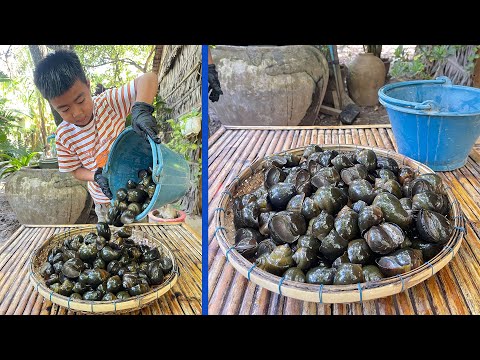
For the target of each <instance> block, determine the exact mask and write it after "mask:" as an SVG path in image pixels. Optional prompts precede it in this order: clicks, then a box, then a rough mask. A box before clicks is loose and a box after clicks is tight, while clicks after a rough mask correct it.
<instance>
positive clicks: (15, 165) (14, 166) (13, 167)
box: [0, 151, 40, 179]
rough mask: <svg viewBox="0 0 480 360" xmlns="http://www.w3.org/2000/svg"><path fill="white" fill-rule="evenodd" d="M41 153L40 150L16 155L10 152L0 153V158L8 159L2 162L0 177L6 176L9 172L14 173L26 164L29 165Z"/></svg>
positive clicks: (0, 163)
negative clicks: (9, 153)
mask: <svg viewBox="0 0 480 360" xmlns="http://www.w3.org/2000/svg"><path fill="white" fill-rule="evenodd" d="M38 154H40V153H39V152H38V151H34V152H31V153H27V154H24V155H20V156H18V157H14V156H11V155H8V154H5V153H3V154H0V158H3V159H6V161H2V162H0V166H2V167H1V168H0V179H1V178H4V177H6V176H7V175H8V174H11V173H14V172H16V171H18V170H20V169H21V168H23V167H25V166H29V165H30V162H32V160H33V158H34V157H35V156H36V155H38Z"/></svg>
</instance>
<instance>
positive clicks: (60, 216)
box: [5, 167, 93, 225]
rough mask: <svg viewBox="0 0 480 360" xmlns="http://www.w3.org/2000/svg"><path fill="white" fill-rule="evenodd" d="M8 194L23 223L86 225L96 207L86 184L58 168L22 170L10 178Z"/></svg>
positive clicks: (8, 179)
mask: <svg viewBox="0 0 480 360" xmlns="http://www.w3.org/2000/svg"><path fill="white" fill-rule="evenodd" d="M5 195H6V198H7V201H8V202H9V204H10V206H11V207H12V210H13V211H14V212H15V215H16V216H17V219H18V221H19V222H20V223H22V224H32V225H50V224H52V225H53V224H75V223H86V222H87V220H88V216H89V213H90V210H91V209H92V205H93V200H92V197H91V196H90V194H89V192H88V190H87V182H86V181H80V180H77V179H75V178H74V177H73V175H72V174H71V173H61V172H59V171H58V169H40V168H38V167H25V168H22V169H20V170H19V171H17V172H16V173H14V174H13V175H11V176H10V177H8V178H7V181H6V184H5Z"/></svg>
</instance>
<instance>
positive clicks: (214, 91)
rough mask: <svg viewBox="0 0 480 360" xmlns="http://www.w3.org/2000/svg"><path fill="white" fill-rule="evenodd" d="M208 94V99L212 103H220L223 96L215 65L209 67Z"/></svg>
mask: <svg viewBox="0 0 480 360" xmlns="http://www.w3.org/2000/svg"><path fill="white" fill-rule="evenodd" d="M210 90H211V92H210ZM208 92H210V96H209V97H208V98H209V99H210V100H211V101H212V102H215V101H218V98H219V97H220V95H223V91H222V88H221V87H220V81H218V73H217V70H216V69H215V64H209V65H208Z"/></svg>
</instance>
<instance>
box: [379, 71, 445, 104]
mask: <svg viewBox="0 0 480 360" xmlns="http://www.w3.org/2000/svg"><path fill="white" fill-rule="evenodd" d="M419 83H420V84H425V83H428V84H439V85H444V86H452V81H451V80H450V79H449V78H448V77H446V76H439V77H437V78H436V79H435V80H420V81H419V80H417V81H405V82H402V83H400V84H399V83H394V84H389V85H385V86H383V87H382V88H380V89H379V90H378V96H379V97H380V98H381V99H382V100H383V101H385V102H386V103H388V104H392V105H397V106H402V107H407V108H411V109H415V110H427V111H440V106H439V104H438V103H436V102H435V101H433V100H426V101H424V102H422V103H418V102H413V101H404V100H399V99H395V98H393V97H390V96H388V95H386V94H385V92H387V91H388V90H391V89H395V88H399V87H402V86H410V85H417V84H419Z"/></svg>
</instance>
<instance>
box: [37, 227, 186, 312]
mask: <svg viewBox="0 0 480 360" xmlns="http://www.w3.org/2000/svg"><path fill="white" fill-rule="evenodd" d="M112 229H113V228H112ZM95 231H96V226H95V225H93V226H86V227H82V228H76V229H72V230H66V231H65V232H63V233H60V234H55V235H53V236H51V237H49V238H48V239H47V240H45V241H44V242H43V243H42V244H41V245H40V246H39V247H37V248H36V249H35V250H34V252H33V253H32V255H31V256H30V260H29V266H28V269H29V278H30V282H31V284H32V285H33V287H34V289H35V290H37V291H38V292H39V293H40V294H41V295H42V296H43V297H44V298H45V299H47V300H50V301H51V302H53V303H55V304H57V305H60V306H63V307H65V308H67V309H69V310H74V311H79V312H82V313H87V314H107V313H112V314H122V313H126V312H130V311H135V310H139V309H141V308H143V307H145V306H146V305H148V304H149V303H150V302H152V301H154V300H157V299H158V298H159V297H160V296H162V295H163V294H165V293H166V292H167V291H169V290H170V289H171V288H172V286H173V285H175V283H176V282H177V279H178V276H179V269H178V264H177V261H176V259H175V256H174V255H173V253H172V251H171V250H170V249H169V248H168V247H167V246H166V245H165V244H164V243H163V242H161V241H160V240H159V239H158V238H156V237H154V236H151V235H148V240H149V242H150V244H152V243H153V244H154V245H157V246H159V247H161V249H162V250H163V251H164V253H165V254H166V255H167V256H168V257H169V258H170V259H171V260H172V265H173V267H172V270H171V271H170V273H169V274H168V275H167V276H166V277H165V279H164V282H163V283H162V284H160V285H156V286H154V287H152V288H151V290H150V291H148V292H146V293H145V294H141V295H137V296H132V297H131V298H128V299H124V300H111V301H88V300H70V299H69V298H68V297H66V296H63V295H60V294H58V293H55V292H53V291H52V290H51V289H49V288H48V286H46V285H45V281H44V280H43V278H42V276H41V275H40V273H39V271H38V270H39V267H40V266H41V264H42V263H43V262H45V260H46V257H47V254H48V251H49V250H50V249H51V248H52V247H53V246H54V245H55V244H58V243H60V242H63V240H65V239H66V238H67V237H71V236H74V235H85V234H88V233H89V232H95Z"/></svg>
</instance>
